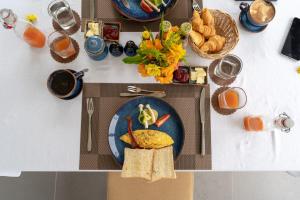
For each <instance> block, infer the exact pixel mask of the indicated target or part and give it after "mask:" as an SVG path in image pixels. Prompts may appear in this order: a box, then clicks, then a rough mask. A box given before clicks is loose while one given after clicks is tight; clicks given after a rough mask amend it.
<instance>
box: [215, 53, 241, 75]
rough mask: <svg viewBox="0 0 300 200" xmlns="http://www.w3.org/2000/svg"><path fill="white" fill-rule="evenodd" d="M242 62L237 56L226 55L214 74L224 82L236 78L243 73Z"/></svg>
mask: <svg viewBox="0 0 300 200" xmlns="http://www.w3.org/2000/svg"><path fill="white" fill-rule="evenodd" d="M242 66H243V63H242V60H241V59H240V58H239V57H237V56H235V55H226V56H225V57H224V58H222V59H221V60H220V61H219V63H218V65H217V66H216V68H215V71H214V74H215V75H216V76H217V77H219V78H221V79H224V80H229V79H232V78H236V77H237V75H238V74H239V73H240V72H241V71H242Z"/></svg>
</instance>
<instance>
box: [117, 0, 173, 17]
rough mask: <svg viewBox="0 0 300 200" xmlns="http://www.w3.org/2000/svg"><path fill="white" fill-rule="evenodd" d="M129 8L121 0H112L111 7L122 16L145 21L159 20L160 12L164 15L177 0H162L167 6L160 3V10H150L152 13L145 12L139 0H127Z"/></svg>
mask: <svg viewBox="0 0 300 200" xmlns="http://www.w3.org/2000/svg"><path fill="white" fill-rule="evenodd" d="M127 1H128V3H129V5H130V9H128V8H127V7H126V6H125V5H124V4H123V3H122V0H112V3H113V7H114V8H115V9H116V10H117V11H118V12H119V13H120V14H122V15H123V16H125V17H127V18H129V19H132V20H135V21H140V22H146V21H155V20H159V19H160V18H161V14H162V13H163V12H164V13H165V15H166V14H168V12H169V11H170V10H171V9H172V8H174V7H175V5H176V3H177V1H178V0H164V2H165V3H166V4H167V7H164V6H163V5H161V6H160V7H159V8H160V12H156V11H154V12H152V13H146V12H145V11H144V10H143V9H142V8H141V7H140V3H141V0H127Z"/></svg>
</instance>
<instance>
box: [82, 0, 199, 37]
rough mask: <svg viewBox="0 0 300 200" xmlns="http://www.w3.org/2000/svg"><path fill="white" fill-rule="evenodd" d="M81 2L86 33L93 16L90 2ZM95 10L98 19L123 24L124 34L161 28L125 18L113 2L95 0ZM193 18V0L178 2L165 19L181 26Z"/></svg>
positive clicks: (83, 0) (157, 22)
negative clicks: (86, 27) (86, 26)
mask: <svg viewBox="0 0 300 200" xmlns="http://www.w3.org/2000/svg"><path fill="white" fill-rule="evenodd" d="M81 1H82V2H81V16H82V25H81V27H82V28H81V31H84V28H83V27H84V24H85V22H86V21H89V20H91V16H93V14H92V13H90V0H81ZM95 9H96V10H95V18H96V19H98V20H102V21H104V22H121V24H122V31H124V32H141V31H144V26H147V28H148V29H150V30H152V31H158V28H159V21H156V22H147V23H141V22H136V21H132V20H129V19H126V18H124V17H123V16H121V15H120V14H119V13H118V12H117V11H116V10H115V9H114V8H113V5H112V1H108V0H105V1H104V0H95ZM192 16H193V9H192V0H178V3H177V5H176V7H174V8H173V9H172V10H171V11H170V13H169V14H168V15H167V16H166V17H165V18H166V20H169V21H170V22H171V23H172V24H174V25H175V24H176V25H180V24H181V23H183V22H187V21H190V19H191V17H192Z"/></svg>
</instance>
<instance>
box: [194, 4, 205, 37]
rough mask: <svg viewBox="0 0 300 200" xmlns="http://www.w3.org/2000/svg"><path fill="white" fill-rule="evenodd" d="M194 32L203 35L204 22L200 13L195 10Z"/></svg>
mask: <svg viewBox="0 0 300 200" xmlns="http://www.w3.org/2000/svg"><path fill="white" fill-rule="evenodd" d="M192 25H193V30H195V31H198V32H199V33H203V31H204V28H203V20H202V19H201V17H200V14H199V12H198V11H196V10H194V13H193V20H192Z"/></svg>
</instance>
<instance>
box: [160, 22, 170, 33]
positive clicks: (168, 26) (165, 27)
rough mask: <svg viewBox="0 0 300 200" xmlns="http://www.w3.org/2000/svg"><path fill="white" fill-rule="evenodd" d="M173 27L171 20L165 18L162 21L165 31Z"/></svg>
mask: <svg viewBox="0 0 300 200" xmlns="http://www.w3.org/2000/svg"><path fill="white" fill-rule="evenodd" d="M171 28H172V24H171V22H169V21H166V20H165V21H163V22H162V23H161V30H162V31H163V32H168V31H169V30H170V29H171Z"/></svg>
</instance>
